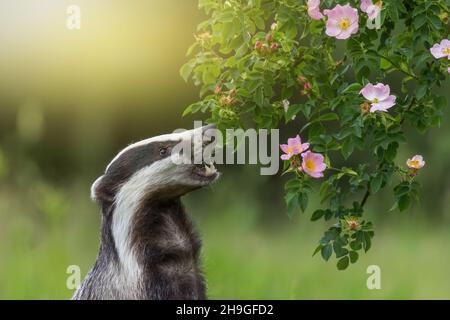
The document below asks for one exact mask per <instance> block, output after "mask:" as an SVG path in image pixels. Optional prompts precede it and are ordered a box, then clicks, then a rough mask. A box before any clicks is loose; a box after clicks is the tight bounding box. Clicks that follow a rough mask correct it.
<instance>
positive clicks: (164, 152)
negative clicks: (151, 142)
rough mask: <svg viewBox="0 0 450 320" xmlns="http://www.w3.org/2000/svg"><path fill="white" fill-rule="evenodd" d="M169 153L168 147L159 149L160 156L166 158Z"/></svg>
mask: <svg viewBox="0 0 450 320" xmlns="http://www.w3.org/2000/svg"><path fill="white" fill-rule="evenodd" d="M168 153H169V148H168V147H160V148H159V155H160V156H166V155H167V154H168Z"/></svg>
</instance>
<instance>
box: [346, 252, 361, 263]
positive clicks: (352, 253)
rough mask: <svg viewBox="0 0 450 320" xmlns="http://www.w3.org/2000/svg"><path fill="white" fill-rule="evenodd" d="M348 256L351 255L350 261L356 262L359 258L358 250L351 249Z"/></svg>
mask: <svg viewBox="0 0 450 320" xmlns="http://www.w3.org/2000/svg"><path fill="white" fill-rule="evenodd" d="M348 256H349V257H350V262H351V263H355V262H356V261H358V258H359V255H358V252H356V251H350V253H349V254H348Z"/></svg>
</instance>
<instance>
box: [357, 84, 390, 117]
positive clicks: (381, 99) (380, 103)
mask: <svg viewBox="0 0 450 320" xmlns="http://www.w3.org/2000/svg"><path fill="white" fill-rule="evenodd" d="M390 93H391V89H390V87H389V85H384V84H382V83H377V84H376V85H373V84H371V83H369V84H367V85H366V86H365V87H364V88H363V89H362V90H361V91H360V94H362V95H363V96H364V98H366V99H367V100H369V101H370V102H371V105H372V107H371V108H370V112H375V111H384V112H386V111H387V110H388V109H390V108H392V107H393V106H394V105H395V100H396V99H397V97H396V96H393V95H390Z"/></svg>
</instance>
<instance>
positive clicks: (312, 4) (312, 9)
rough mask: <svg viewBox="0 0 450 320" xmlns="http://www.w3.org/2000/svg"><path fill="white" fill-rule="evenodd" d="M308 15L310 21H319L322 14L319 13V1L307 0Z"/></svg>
mask: <svg viewBox="0 0 450 320" xmlns="http://www.w3.org/2000/svg"><path fill="white" fill-rule="evenodd" d="M307 4H308V15H309V16H310V17H311V19H314V20H320V19H322V18H323V14H322V13H321V12H320V8H319V6H320V0H308V3H307Z"/></svg>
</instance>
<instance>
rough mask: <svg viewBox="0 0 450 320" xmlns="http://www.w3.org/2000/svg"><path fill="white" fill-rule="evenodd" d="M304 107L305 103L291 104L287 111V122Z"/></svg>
mask: <svg viewBox="0 0 450 320" xmlns="http://www.w3.org/2000/svg"><path fill="white" fill-rule="evenodd" d="M302 107H303V105H301V104H293V105H291V106H289V108H288V111H287V112H286V115H285V118H286V123H287V122H289V121H291V120H292V118H293V117H295V116H296V115H297V113H299V112H300V110H301V109H302Z"/></svg>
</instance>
